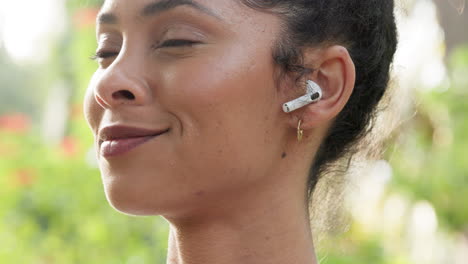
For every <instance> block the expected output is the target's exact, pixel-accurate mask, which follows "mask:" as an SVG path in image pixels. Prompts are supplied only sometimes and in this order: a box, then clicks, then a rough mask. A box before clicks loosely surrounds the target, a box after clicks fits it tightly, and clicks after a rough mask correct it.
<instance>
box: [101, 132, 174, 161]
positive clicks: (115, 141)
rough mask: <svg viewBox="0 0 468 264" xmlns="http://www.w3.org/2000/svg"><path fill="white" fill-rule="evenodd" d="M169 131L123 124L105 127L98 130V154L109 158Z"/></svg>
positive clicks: (124, 152)
mask: <svg viewBox="0 0 468 264" xmlns="http://www.w3.org/2000/svg"><path fill="white" fill-rule="evenodd" d="M167 132H169V129H165V130H147V129H140V128H133V127H125V126H112V127H106V128H103V129H101V130H100V131H99V139H100V140H99V149H100V155H101V156H103V157H105V158H109V157H115V156H120V155H123V154H126V153H128V152H129V151H131V150H132V149H134V148H136V147H138V146H140V145H142V144H144V143H146V142H148V141H149V140H151V139H153V138H155V137H158V136H160V135H162V134H165V133H167Z"/></svg>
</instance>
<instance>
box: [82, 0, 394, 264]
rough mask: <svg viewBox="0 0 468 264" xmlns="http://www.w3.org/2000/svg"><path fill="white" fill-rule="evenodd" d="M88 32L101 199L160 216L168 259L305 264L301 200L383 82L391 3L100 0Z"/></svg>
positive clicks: (351, 138) (346, 146)
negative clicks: (302, 100) (93, 28)
mask: <svg viewBox="0 0 468 264" xmlns="http://www.w3.org/2000/svg"><path fill="white" fill-rule="evenodd" d="M97 38H98V43H99V44H98V48H97V53H96V59H97V61H98V62H99V69H98V70H97V71H96V73H95V74H94V76H93V78H92V80H91V83H90V86H89V89H88V93H87V96H86V98H85V115H86V118H87V121H88V123H89V125H90V127H91V129H92V131H93V133H94V135H95V139H96V142H95V143H96V146H97V149H98V159H99V164H100V169H101V174H102V180H103V183H104V188H105V193H106V197H107V199H108V201H109V202H110V204H111V205H112V206H113V207H114V208H115V209H116V210H119V211H121V212H123V213H126V214H130V215H161V216H163V217H164V218H165V219H166V220H167V221H168V222H169V223H170V237H169V249H168V260H167V262H168V263H171V264H173V263H177V264H182V263H184V264H186V263H203V264H210V263H213V264H214V263H216V264H222V263H226V264H228V263H244V264H246V263H281V264H284V263H317V261H316V256H315V253H314V247H313V242H312V234H311V229H310V223H309V212H308V207H309V206H308V205H309V202H311V201H310V197H311V194H312V192H313V190H314V187H315V185H316V183H317V181H318V179H319V176H320V175H322V174H323V173H324V172H326V168H327V167H328V166H329V165H330V164H331V163H332V162H333V161H335V160H337V159H338V158H339V157H341V156H342V155H344V154H346V153H347V152H348V151H350V150H352V146H353V145H354V144H355V143H356V142H357V140H358V139H359V138H360V137H362V135H363V134H365V132H366V127H367V125H368V123H369V120H370V118H371V116H372V112H373V110H374V108H375V106H376V104H377V103H378V102H379V100H380V98H381V97H382V95H383V93H384V91H385V88H386V86H387V82H388V78H389V77H388V76H389V67H390V64H391V61H392V57H393V53H394V52H395V46H396V33H395V23H394V17H393V1H391V0H347V1H343V0H297V1H294V0H289V1H286V0H270V1H260V0H217V1H210V0H132V1H129V0H107V1H105V3H104V5H103V7H102V10H101V12H100V14H99V16H98V19H97ZM311 84H317V87H320V88H319V89H321V92H322V94H321V95H322V96H321V98H319V99H320V100H318V101H316V102H315V103H309V104H305V105H303V106H302V107H300V108H299V109H297V110H295V111H290V112H289V113H287V112H288V111H286V112H285V111H283V109H282V107H283V105H284V104H285V103H286V102H290V101H291V100H294V99H296V98H298V97H301V96H303V95H304V94H306V93H308V91H307V90H308V88H310V86H311Z"/></svg>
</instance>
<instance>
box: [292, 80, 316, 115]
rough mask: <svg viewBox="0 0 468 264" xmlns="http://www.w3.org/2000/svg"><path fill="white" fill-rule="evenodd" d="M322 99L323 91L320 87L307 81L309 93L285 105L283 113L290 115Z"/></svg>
mask: <svg viewBox="0 0 468 264" xmlns="http://www.w3.org/2000/svg"><path fill="white" fill-rule="evenodd" d="M320 99H322V89H321V88H320V86H319V85H318V84H317V83H315V82H313V81H311V80H308V81H307V93H306V94H305V95H303V96H301V97H299V98H296V99H294V100H292V101H289V102H287V103H285V104H284V105H283V111H284V112H285V113H290V112H292V111H295V110H297V109H299V108H302V107H304V106H306V105H308V104H311V103H315V102H317V101H319V100H320Z"/></svg>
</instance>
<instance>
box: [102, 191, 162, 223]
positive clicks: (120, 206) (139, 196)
mask: <svg viewBox="0 0 468 264" xmlns="http://www.w3.org/2000/svg"><path fill="white" fill-rule="evenodd" d="M105 193H106V198H107V201H108V202H109V204H110V205H111V206H112V207H113V208H114V209H115V210H117V211H119V212H121V213H123V214H126V215H132V216H151V215H160V214H161V208H158V205H157V204H155V203H154V201H155V197H151V198H150V197H148V196H149V195H146V193H145V192H142V191H138V190H131V189H130V188H129V187H128V185H126V186H116V184H110V185H107V186H105Z"/></svg>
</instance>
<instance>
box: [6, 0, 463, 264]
mask: <svg viewBox="0 0 468 264" xmlns="http://www.w3.org/2000/svg"><path fill="white" fill-rule="evenodd" d="M100 2H102V1H99V0H96V1H91V0H88V1H79V0H76V1H69V6H70V10H71V11H70V12H71V17H73V18H74V19H73V21H74V22H73V27H72V28H71V29H70V30H69V32H68V34H67V35H66V36H65V37H64V39H63V40H62V42H61V43H58V44H57V47H56V49H55V52H54V55H53V56H52V59H51V62H50V64H51V66H50V68H49V69H48V71H50V72H56V74H57V75H60V76H62V78H63V77H64V78H66V80H67V82H68V83H67V85H68V86H69V88H70V89H71V90H72V91H73V96H72V98H71V100H70V108H71V111H70V116H69V120H70V121H69V124H68V129H67V137H66V138H65V139H64V140H63V141H62V142H61V143H59V144H56V145H53V146H51V145H49V144H46V143H44V142H43V141H42V140H41V139H40V138H39V137H38V136H37V134H38V130H37V128H36V127H34V126H33V127H31V126H29V125H28V122H27V119H26V121H25V120H22V119H21V118H18V116H16V117H15V116H13V117H11V116H10V117H11V120H12V121H11V120H10V121H9V122H10V124H9V125H7V126H6V125H5V123H3V126H2V122H1V120H0V175H1V177H0V184H1V186H2V188H1V189H0V200H1V203H0V219H1V220H0V263H67V264H68V263H70V264H72V263H102V264H106V263H109V264H110V263H112V264H118V263H122V264H123V263H125V264H127V263H128V264H138V263H161V264H162V263H165V261H166V248H167V237H168V225H167V223H166V222H165V221H164V220H163V219H162V218H159V217H157V218H155V217H146V218H145V217H129V216H125V215H123V214H121V213H117V212H116V211H115V210H114V209H113V208H111V207H110V206H109V204H108V203H107V201H106V199H105V195H104V193H103V188H102V183H101V180H100V176H99V172H98V170H97V169H96V168H94V167H93V164H92V162H91V161H92V160H93V158H92V156H93V155H94V153H93V150H92V142H93V138H92V135H91V132H90V131H89V129H88V127H87V125H86V124H85V122H84V120H83V117H82V114H81V110H82V99H83V96H84V93H85V90H86V86H87V84H88V81H89V79H90V77H91V75H92V73H93V72H94V70H95V69H96V64H95V63H94V62H93V61H91V60H90V59H89V57H90V56H91V55H92V53H93V52H94V50H95V48H96V47H95V37H94V27H93V26H92V24H93V22H94V21H93V20H92V19H93V18H94V17H93V14H95V12H97V9H96V8H93V7H90V6H97V4H99V3H100ZM90 19H91V20H90ZM1 56H3V57H4V55H3V54H0V57H1ZM3 57H2V58H0V61H2V62H7V59H6V58H3ZM8 65H11V64H8ZM449 65H450V72H451V76H450V77H451V84H450V88H448V89H446V90H444V91H429V92H427V91H426V92H420V93H419V94H417V98H418V102H417V114H416V116H415V118H413V119H411V121H409V122H408V124H405V125H404V126H402V127H401V130H400V131H399V133H398V134H399V135H401V136H399V137H398V138H397V141H396V142H395V144H394V146H393V148H392V150H391V151H390V153H391V154H390V159H391V163H392V166H393V168H394V174H395V177H394V181H393V182H392V186H391V187H392V188H393V189H394V190H397V191H399V192H403V193H406V195H407V196H409V197H412V199H414V200H415V201H417V200H427V201H429V202H430V203H432V204H433V205H434V207H435V209H436V212H437V214H438V217H439V219H440V220H441V222H442V223H443V224H444V226H445V228H446V229H447V230H450V231H451V232H454V233H459V232H467V229H468V226H467V223H468V206H467V203H466V200H467V199H466V197H467V196H468V159H467V158H466V156H465V155H466V154H467V153H468V137H466V136H465V131H468V118H467V117H466V115H467V113H468V104H467V103H466V102H468V98H467V97H468V92H467V89H466V87H467V86H468V79H467V76H468V75H467V74H466V73H467V72H468V47H464V48H460V49H459V50H457V51H456V52H454V53H453V55H452V57H451V59H450V60H449ZM0 67H1V68H2V71H1V72H0V74H2V75H0V78H1V79H2V82H3V80H6V81H7V82H8V85H9V86H11V87H22V86H28V87H30V86H31V83H32V82H34V80H37V78H43V77H41V76H36V75H34V73H28V72H26V73H24V74H23V73H22V72H21V71H22V70H20V69H13V68H12V67H9V66H8V67H7V66H5V65H4V64H0ZM4 69H7V70H4ZM8 69H10V71H11V72H8ZM24 76H30V77H28V78H24ZM50 76H53V74H50V75H49V77H47V78H52V77H50ZM2 85H3V83H2ZM12 89H13V88H12ZM25 93H26V92H25ZM2 96H7V97H8V98H11V102H10V104H9V105H3V104H2V105H1V106H0V116H1V113H3V112H5V111H6V110H7V109H9V110H11V109H14V110H15V111H18V112H23V113H27V114H28V115H31V116H33V117H34V115H35V114H34V113H35V110H34V109H37V107H38V106H37V102H38V101H40V100H41V99H42V98H41V95H33V96H25V95H23V94H21V93H16V95H15V96H12V97H10V95H9V90H4V89H2ZM27 98H36V99H35V100H33V99H27ZM15 103H16V104H19V105H21V106H18V105H17V106H16V107H13V106H12V104H15ZM36 114H37V113H36ZM11 122H13V124H12V123H11ZM15 122H16V123H17V124H16V125H15ZM24 123H26V124H24ZM319 256H320V259H322V263H333V264H345V263H347V264H348V263H349V264H350V263H356V264H357V263H359V264H360V263H373V264H405V263H409V262H408V261H407V258H406V257H405V256H389V255H388V253H387V252H386V251H385V249H384V248H383V246H382V240H381V237H380V236H379V235H378V234H376V235H372V236H370V235H368V234H366V233H363V232H361V231H360V230H359V228H357V227H353V228H351V230H350V231H349V232H347V233H346V234H342V235H340V236H339V237H338V238H337V239H335V240H333V244H330V245H324V246H323V247H322V250H321V251H320V252H319Z"/></svg>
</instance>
